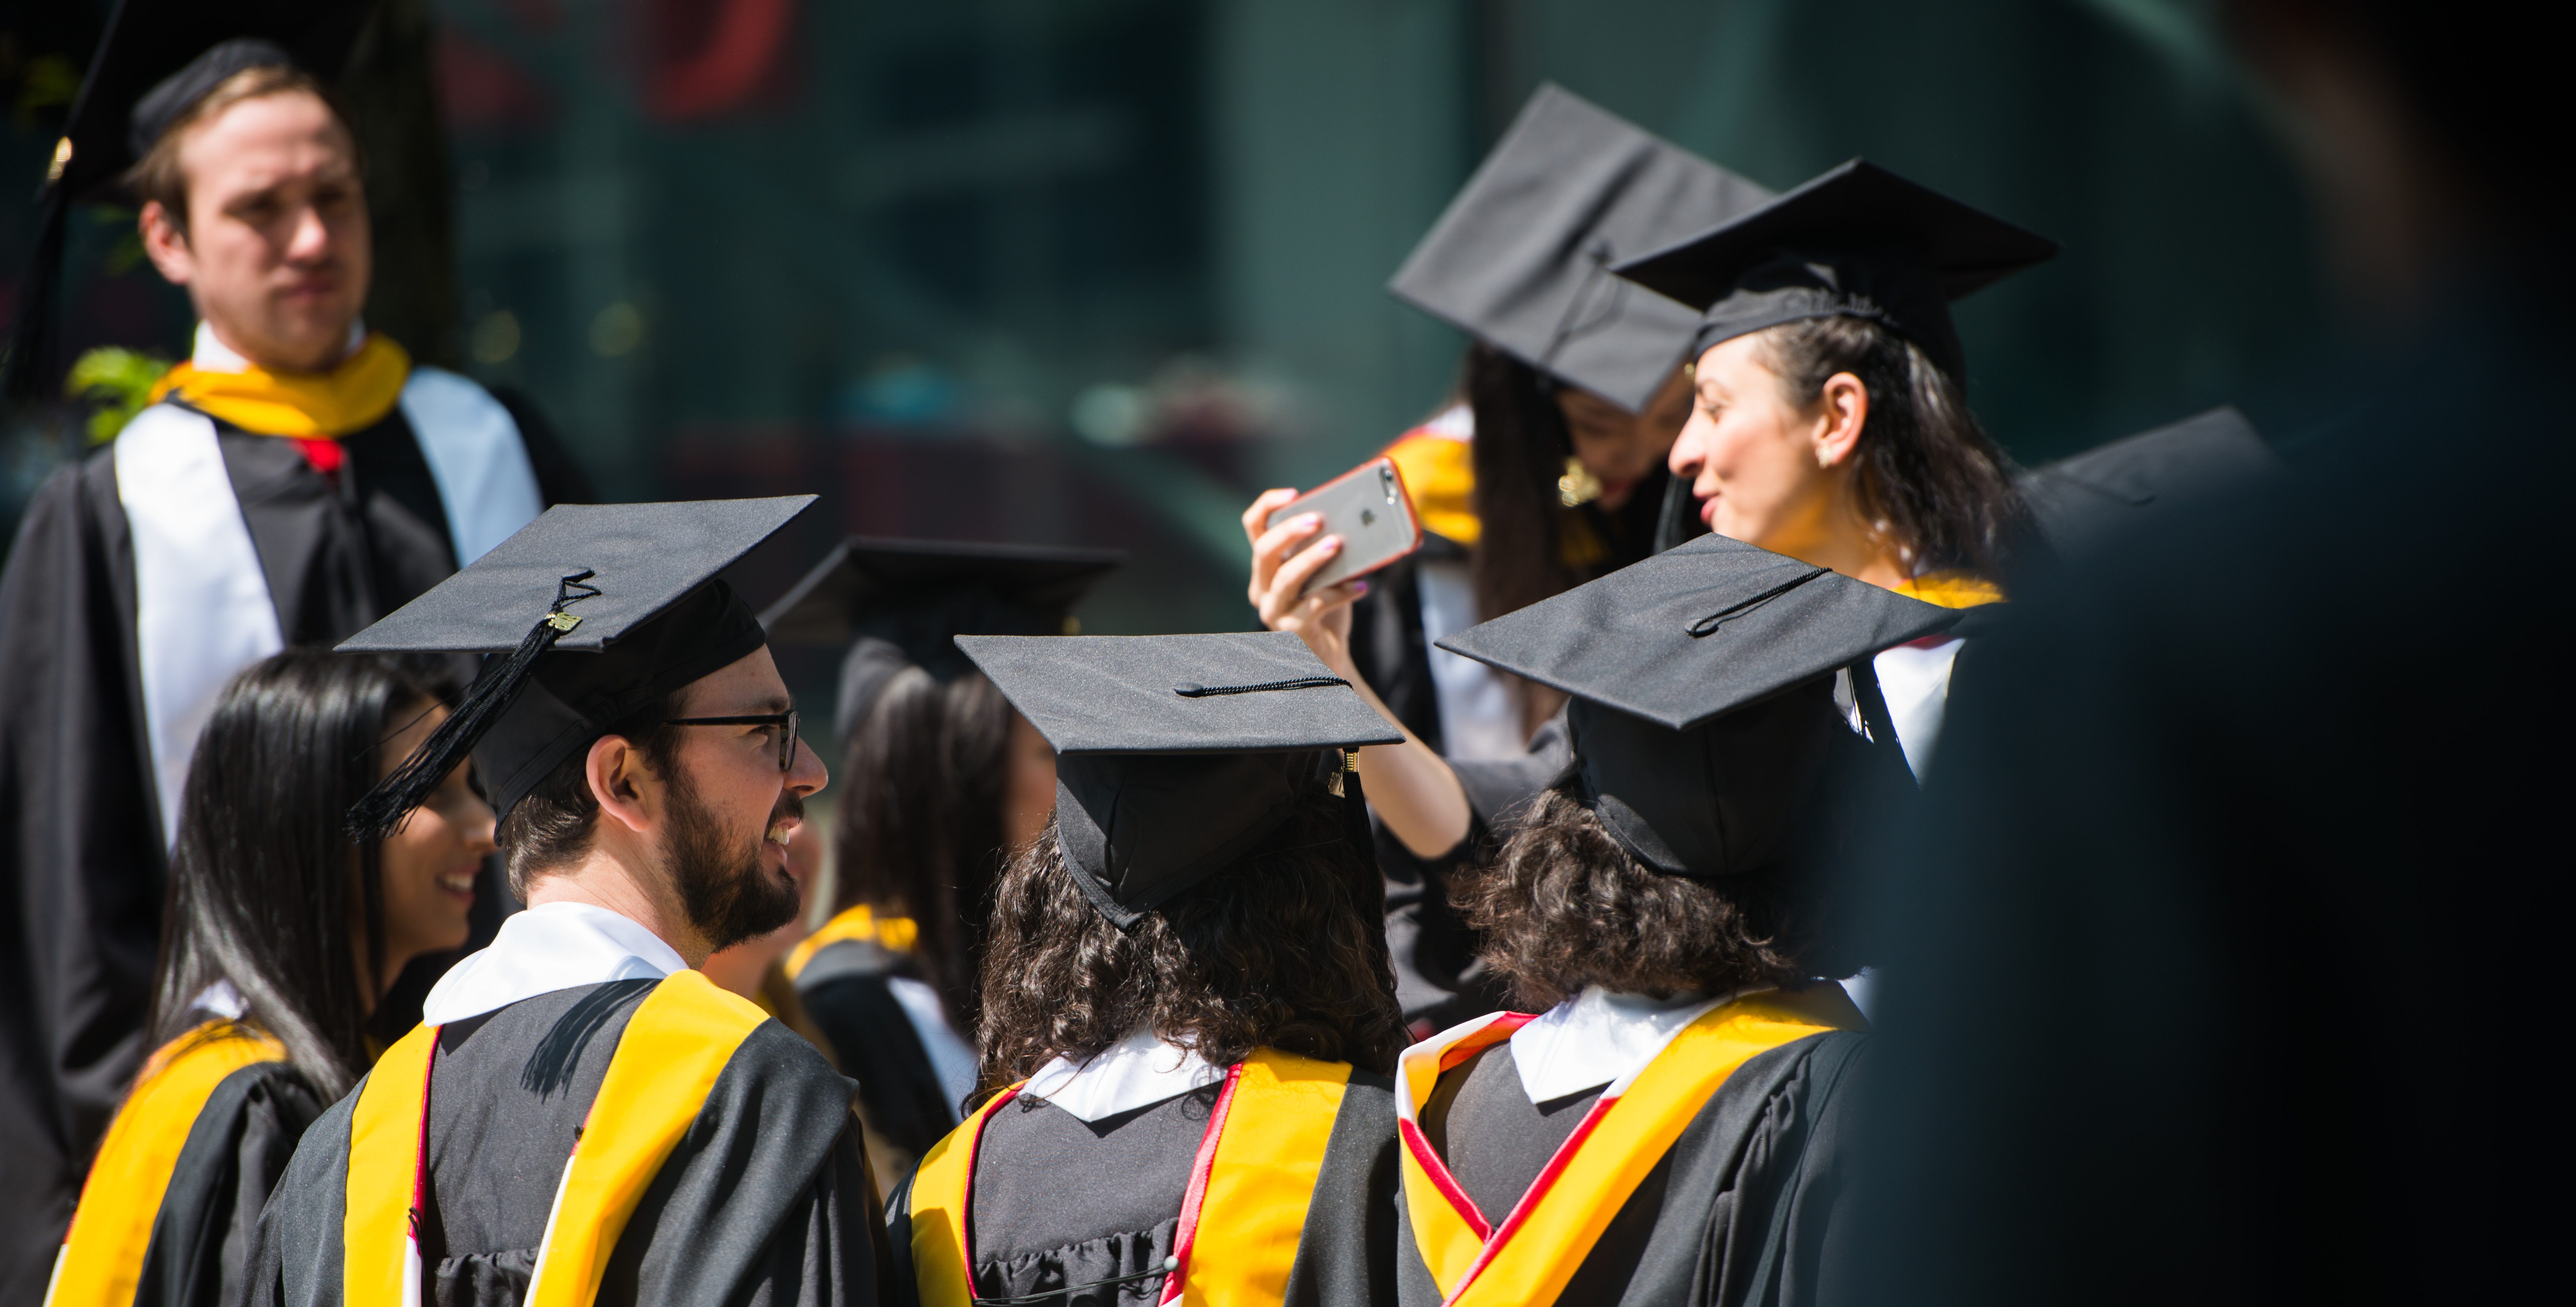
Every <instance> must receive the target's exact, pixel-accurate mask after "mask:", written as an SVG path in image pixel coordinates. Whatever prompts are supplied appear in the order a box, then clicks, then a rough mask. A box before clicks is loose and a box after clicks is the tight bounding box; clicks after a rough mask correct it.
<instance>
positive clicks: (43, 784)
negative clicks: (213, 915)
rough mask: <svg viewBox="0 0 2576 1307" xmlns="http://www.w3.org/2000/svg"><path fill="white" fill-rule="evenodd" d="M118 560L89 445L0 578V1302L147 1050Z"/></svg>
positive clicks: (128, 638) (145, 842)
mask: <svg viewBox="0 0 2576 1307" xmlns="http://www.w3.org/2000/svg"><path fill="white" fill-rule="evenodd" d="M128 548H129V546H128V544H127V536H126V528H125V513H124V509H123V508H122V507H121V506H120V505H119V504H118V502H117V496H116V475H115V467H114V464H113V463H111V462H110V461H109V459H108V456H107V454H106V453H105V451H101V452H99V453H96V454H93V455H91V456H90V457H89V458H87V459H86V460H84V461H83V462H81V463H80V464H78V465H76V466H73V467H68V468H65V469H63V470H61V471H59V472H57V473H55V474H54V476H53V477H52V478H51V479H50V480H48V481H47V482H46V483H45V484H44V486H43V487H42V488H40V489H39V490H38V491H37V492H36V495H35V498H34V499H33V500H32V501H31V502H30V503H29V504H28V507H27V512H26V515H25V517H24V518H23V519H22V520H21V522H20V524H19V529H18V535H17V539H16V541H15V542H14V543H13V544H12V546H11V547H10V551H9V557H8V562H7V564H6V566H5V568H0V686H6V687H7V690H6V693H0V1157H5V1158H7V1159H8V1170H9V1175H10V1181H9V1183H7V1184H5V1185H0V1301H9V1302H35V1301H40V1300H41V1299H42V1298H43V1297H44V1294H45V1283H46V1279H47V1277H48V1276H49V1275H50V1274H51V1272H52V1269H53V1262H54V1255H55V1253H56V1251H57V1250H58V1249H60V1248H61V1246H62V1237H63V1228H64V1225H65V1224H66V1223H67V1222H68V1221H69V1220H70V1219H71V1213H72V1207H73V1205H74V1204H75V1203H76V1202H77V1201H78V1199H79V1195H80V1181H81V1175H82V1172H83V1170H84V1168H85V1167H86V1166H87V1163H88V1158H89V1154H90V1151H91V1150H92V1149H93V1148H95V1147H96V1146H97V1144H98V1140H99V1136H100V1135H101V1134H102V1133H103V1132H104V1131H105V1130H106V1128H107V1122H108V1119H109V1118H110V1117H111V1116H113V1115H114V1114H115V1111H116V1105H117V1102H118V1100H119V1098H120V1096H121V1095H122V1094H123V1093H124V1090H125V1085H126V1082H127V1081H128V1080H129V1079H131V1078H132V1076H133V1074H134V1069H135V1067H136V1066H137V1065H138V1064H139V1063H140V1061H141V1059H142V1055H143V1052H144V1049H143V1029H142V1027H143V1013H144V1008H145V1006H146V1004H147V1003H148V1001H149V998H150V990H151V982H152V959H153V952H154V949H155V946H156V944H157V941H158V939H159V934H160V915H161V914H160V903H161V882H162V877H163V867H162V848H161V841H160V825H161V823H160V821H159V820H158V819H157V817H156V816H154V815H152V814H157V813H158V812H159V807H158V805H157V804H156V802H155V801H154V792H153V785H152V778H151V776H150V774H149V769H148V768H146V767H145V765H144V763H143V761H142V759H143V756H144V755H143V753H142V748H143V744H142V739H143V737H142V724H141V720H140V715H139V714H138V713H137V712H136V710H135V709H136V704H137V703H138V702H139V699H140V691H139V689H138V688H137V687H138V686H139V684H140V682H139V680H138V676H137V672H136V670H135V669H136V662H135V652H134V575H133V564H132V559H131V557H130V555H129V554H128V552H127V551H128Z"/></svg>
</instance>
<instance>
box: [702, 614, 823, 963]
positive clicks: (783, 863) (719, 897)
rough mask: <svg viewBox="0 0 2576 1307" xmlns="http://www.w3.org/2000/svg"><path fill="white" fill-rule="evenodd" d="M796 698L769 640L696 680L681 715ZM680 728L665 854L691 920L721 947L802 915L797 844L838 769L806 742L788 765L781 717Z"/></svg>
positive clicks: (782, 704)
mask: <svg viewBox="0 0 2576 1307" xmlns="http://www.w3.org/2000/svg"><path fill="white" fill-rule="evenodd" d="M791 706H792V705H791V702H790V700H789V698H788V694H787V684H786V682H785V681H783V680H781V679H779V675H778V668H777V665H776V664H775V663H774V662H773V661H772V660H771V659H770V656H769V650H767V649H766V648H763V649H757V650H754V651H753V652H752V653H750V654H749V655H747V656H745V657H743V658H742V659H740V660H739V661H737V662H735V663H733V664H732V665H731V666H728V667H726V668H724V669H723V670H721V671H718V672H716V673H714V674H713V675H710V676H707V677H704V678H701V679H700V680H698V681H696V682H694V683H692V684H691V685H690V686H689V688H688V690H687V691H686V692H684V693H683V694H682V695H681V696H680V702H679V704H678V710H677V712H676V713H675V714H674V715H675V716H679V717H749V716H763V715H768V714H774V713H783V712H785V711H787V710H788V708H789V707H791ZM679 729H680V732H681V735H680V740H679V745H678V747H677V748H676V749H675V750H673V753H672V760H673V765H672V769H671V770H672V775H671V776H670V777H669V778H668V781H667V787H668V788H667V793H668V796H669V798H668V808H667V821H666V824H665V826H664V828H663V831H662V837H661V845H662V862H663V865H664V867H665V869H666V870H667V872H668V874H669V875H670V876H671V877H672V879H673V881H674V883H675V887H676V888H677V889H678V891H679V894H680V902H681V906H682V909H683V910H684V911H685V912H686V913H687V914H688V918H689V924H690V925H691V926H693V927H695V928H696V929H697V930H698V931H700V932H701V933H703V934H704V935H705V936H706V937H707V941H708V944H709V946H710V947H712V948H718V949H721V948H725V947H727V946H729V945H732V944H736V943H740V942H741V941H743V940H746V939H749V938H751V937H752V936H755V935H762V934H766V933H768V932H770V931H772V930H776V929H777V928H779V927H780V926H783V925H786V924H787V923H788V922H789V921H790V920H792V919H794V917H795V915H796V909H797V893H796V881H795V878H794V877H793V876H791V875H790V874H789V872H788V866H787V858H788V846H789V843H790V841H792V840H794V839H795V838H797V836H798V835H799V834H800V833H801V831H802V828H803V826H804V821H805V796H807V795H809V794H812V793H813V792H814V791H816V790H819V789H821V788H822V787H823V784H824V782H825V781H826V780H827V779H829V778H828V776H827V775H826V773H825V772H824V770H823V763H822V760H821V759H820V758H817V757H815V756H814V751H813V750H811V749H808V748H806V747H805V746H804V744H803V743H801V742H800V743H798V744H797V745H796V748H795V754H794V761H793V763H791V764H790V766H789V767H788V769H787V770H785V771H780V770H779V767H778V748H779V736H780V733H781V732H782V731H783V730H785V728H784V727H781V726H686V727H681V728H679Z"/></svg>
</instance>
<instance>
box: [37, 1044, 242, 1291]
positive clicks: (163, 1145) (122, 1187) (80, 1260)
mask: <svg viewBox="0 0 2576 1307" xmlns="http://www.w3.org/2000/svg"><path fill="white" fill-rule="evenodd" d="M285 1058H286V1047H285V1045H282V1044H280V1043H278V1042H277V1041H276V1040H274V1039H271V1038H269V1037H268V1036H267V1035H264V1034H261V1033H259V1032H257V1031H255V1030H252V1029H251V1028H250V1027H247V1026H243V1025H240V1024H238V1023H235V1022H232V1021H209V1022H207V1023H205V1024H204V1025H201V1026H198V1027H197V1028H196V1029H194V1030H191V1031H189V1032H188V1033H186V1034H184V1035H181V1036H179V1037H178V1038H177V1039H174V1040H171V1041H170V1042H169V1043H167V1044H164V1045H162V1046H161V1047H160V1049H159V1050H157V1051H155V1052H154V1053H153V1054H152V1057H151V1059H150V1060H149V1061H147V1062H145V1063H144V1065H143V1071H142V1073H141V1074H139V1075H137V1076H136V1077H135V1079H134V1088H133V1090H132V1091H131V1092H129V1093H128V1094H127V1095H126V1096H125V1105H124V1106H122V1107H120V1108H118V1109H117V1111H116V1120H115V1121H114V1123H112V1124H110V1125H109V1126H108V1128H107V1138H106V1139H105V1140H104V1141H102V1142H101V1143H100V1144H99V1147H98V1160H97V1161H96V1162H93V1163H91V1165H90V1168H89V1179H88V1180H87V1181H85V1182H83V1183H82V1185H81V1198H80V1207H79V1209H78V1210H77V1211H75V1212H73V1213H72V1227H71V1229H70V1230H69V1231H68V1232H66V1234H65V1235H64V1238H63V1251H62V1253H61V1255H60V1256H59V1257H57V1258H56V1259H55V1261H54V1278H53V1282H52V1283H51V1284H50V1285H48V1286H46V1289H45V1302H46V1304H47V1307H72V1305H73V1304H81V1305H82V1307H88V1305H89V1304H101V1305H104V1304H110V1303H113V1304H116V1307H125V1304H128V1303H131V1302H133V1301H134V1294H135V1290H136V1288H137V1287H138V1286H139V1285H141V1283H142V1281H143V1254H144V1253H145V1251H146V1250H147V1249H149V1248H150V1247H151V1243H152V1223H153V1221H154V1220H155V1219H156V1218H158V1217H159V1216H160V1214H161V1198H162V1195H163V1194H165V1193H167V1192H168V1191H169V1188H170V1174H171V1172H172V1171H174V1170H176V1169H177V1168H178V1165H179V1152H180V1150H181V1149H183V1148H185V1147H186V1146H187V1143H188V1132H189V1131H190V1130H191V1129H193V1128H195V1126H196V1124H197V1114H198V1113H200V1112H203V1111H204V1110H205V1109H206V1100H207V1099H208V1098H211V1097H213V1096H214V1092H215V1086H217V1085H220V1084H222V1083H223V1081H224V1077H226V1076H229V1075H231V1074H232V1073H233V1072H235V1071H239V1070H241V1069H242V1068H243V1067H246V1066H256V1065H258V1064H259V1063H262V1062H279V1061H284V1060H285Z"/></svg>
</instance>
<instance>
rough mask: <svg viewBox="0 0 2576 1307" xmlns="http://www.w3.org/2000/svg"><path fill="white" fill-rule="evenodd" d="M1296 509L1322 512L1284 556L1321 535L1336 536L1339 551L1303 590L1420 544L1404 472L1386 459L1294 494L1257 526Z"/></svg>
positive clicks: (1366, 569) (1373, 566) (1361, 571)
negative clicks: (1318, 524)
mask: <svg viewBox="0 0 2576 1307" xmlns="http://www.w3.org/2000/svg"><path fill="white" fill-rule="evenodd" d="M1300 513H1321V514H1323V515H1324V529H1323V530H1321V531H1318V532H1316V533H1315V534H1314V535H1312V536H1309V537H1307V539H1306V543H1305V544H1301V545H1299V546H1297V548H1296V549H1295V550H1291V551H1290V552H1289V557H1291V558H1294V557H1296V555H1297V554H1298V553H1299V552H1302V551H1303V550H1304V549H1305V548H1306V546H1307V545H1311V544H1313V543H1314V542H1315V541H1317V540H1321V539H1323V538H1324V537H1325V536H1328V535H1337V536H1340V537H1341V538H1342V552H1341V555H1340V556H1339V557H1337V558H1335V559H1334V560H1333V561H1331V562H1329V563H1326V564H1325V565H1324V570H1322V571H1320V572H1317V573H1316V574H1315V575H1314V577H1313V579H1311V580H1309V581H1308V582H1307V583H1306V588H1307V589H1309V590H1312V589H1314V588H1315V587H1316V586H1319V585H1334V584H1337V583H1339V582H1343V581H1347V580H1350V579H1351V578H1352V577H1356V576H1366V575H1368V574H1369V573H1371V572H1374V571H1376V570H1378V569H1379V568H1381V567H1384V566H1386V565H1387V564H1389V563H1392V562H1394V561H1396V560H1397V559H1399V558H1402V557H1404V556H1405V555H1407V554H1410V553H1412V552H1413V551H1415V550H1417V549H1420V548H1421V547H1422V524H1421V523H1420V522H1419V521H1417V520H1415V518H1414V516H1413V499H1412V497H1411V496H1410V495H1408V494H1406V493H1405V489H1404V472H1403V470H1402V469H1400V468H1398V467H1397V466H1396V465H1395V460H1394V459H1391V458H1373V459H1370V460H1369V461H1368V462H1365V463H1362V464H1360V465H1359V466H1358V467H1355V468H1352V469H1351V470H1350V471H1348V472H1344V473H1343V474H1341V475H1340V476H1337V477H1335V478H1333V479H1332V480H1330V481H1327V482H1325V483H1324V484H1322V485H1320V486H1317V487H1315V488H1314V489H1312V490H1309V491H1307V492H1306V493H1305V494H1302V495H1299V496H1298V497H1297V499H1296V500H1295V502H1293V503H1290V504H1287V505H1286V506H1284V507H1282V508H1280V509H1279V510H1278V511H1277V512H1274V513H1272V514H1271V515H1270V517H1269V520H1268V521H1267V522H1265V523H1264V524H1263V525H1265V526H1277V525H1279V524H1280V523H1281V522H1285V521H1287V520H1288V519H1289V518H1292V517H1295V516H1297V515H1298V514H1300Z"/></svg>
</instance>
